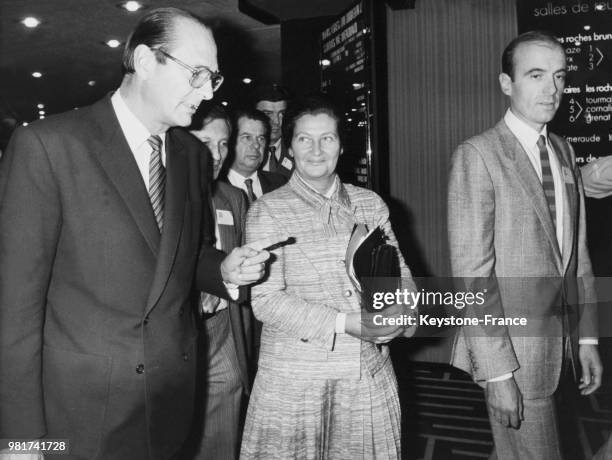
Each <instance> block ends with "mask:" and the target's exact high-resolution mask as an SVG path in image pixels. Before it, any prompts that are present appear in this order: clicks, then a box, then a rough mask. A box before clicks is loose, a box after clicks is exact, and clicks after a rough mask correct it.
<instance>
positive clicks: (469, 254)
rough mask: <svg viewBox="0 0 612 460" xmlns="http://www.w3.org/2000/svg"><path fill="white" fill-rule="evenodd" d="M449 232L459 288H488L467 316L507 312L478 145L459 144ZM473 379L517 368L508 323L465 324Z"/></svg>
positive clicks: (491, 194) (491, 201)
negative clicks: (484, 299)
mask: <svg viewBox="0 0 612 460" xmlns="http://www.w3.org/2000/svg"><path fill="white" fill-rule="evenodd" d="M448 234H449V246H450V258H451V270H452V275H453V277H454V278H455V282H456V285H457V288H458V289H459V290H467V291H471V292H478V291H482V290H484V289H486V293H487V295H486V296H485V297H486V301H485V303H484V305H482V306H476V305H475V306H474V309H470V307H466V309H465V315H466V317H476V318H481V317H483V316H484V315H485V314H491V315H493V316H495V317H503V315H504V309H503V305H502V301H501V297H500V294H499V285H498V280H497V277H496V273H495V245H494V234H495V189H494V186H493V182H492V180H491V176H490V173H489V171H488V170H487V167H486V164H485V162H484V160H483V158H482V156H481V154H480V152H479V151H478V150H477V149H476V147H475V146H473V145H471V144H467V143H465V144H462V145H460V146H459V147H458V148H457V150H456V151H455V153H454V154H453V158H452V163H451V172H450V180H449V190H448ZM458 333H459V334H462V335H463V336H464V338H465V340H466V344H467V348H468V354H469V357H470V361H471V367H472V373H473V377H474V380H476V381H486V380H490V379H492V378H496V377H499V376H501V375H504V374H507V373H509V372H512V371H515V370H516V369H518V367H519V366H518V361H517V358H516V355H515V353H514V349H513V347H512V342H511V340H510V337H509V334H508V330H507V328H506V327H505V326H498V327H487V328H484V327H481V326H464V327H463V328H462V330H461V331H459V332H458Z"/></svg>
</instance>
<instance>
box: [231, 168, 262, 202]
mask: <svg viewBox="0 0 612 460" xmlns="http://www.w3.org/2000/svg"><path fill="white" fill-rule="evenodd" d="M247 179H252V180H253V184H252V186H253V193H254V194H255V197H257V198H259V197H260V196H261V195H263V189H262V188H261V182H260V181H259V174H257V171H255V172H254V173H253V174H251V175H250V176H248V177H244V176H243V175H242V174H240V173H238V172H236V171H235V170H233V169H231V168H230V169H229V171H228V172H227V180H228V181H229V183H230V184H232V185H233V186H234V187H238V188H240V189H242V190H244V191H245V192H247V193H248V189H247V186H246V184H245V183H244V181H245V180H247Z"/></svg>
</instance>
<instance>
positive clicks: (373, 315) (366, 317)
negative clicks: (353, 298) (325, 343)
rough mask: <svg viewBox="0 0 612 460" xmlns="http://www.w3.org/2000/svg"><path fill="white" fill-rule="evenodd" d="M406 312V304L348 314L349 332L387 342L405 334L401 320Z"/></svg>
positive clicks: (372, 340) (360, 336)
mask: <svg viewBox="0 0 612 460" xmlns="http://www.w3.org/2000/svg"><path fill="white" fill-rule="evenodd" d="M405 312H406V306H405V305H397V304H396V305H392V306H390V307H387V308H385V309H384V310H380V311H376V312H367V311H358V312H353V313H348V314H347V315H346V323H345V331H346V333H347V334H349V335H352V336H353V337H357V338H359V339H362V340H367V341H368V342H372V343H386V342H389V341H390V340H392V339H394V338H395V337H398V336H400V335H402V334H403V332H404V328H405V326H404V325H397V324H398V323H400V324H401V321H399V320H400V319H401V318H402V315H404V314H405Z"/></svg>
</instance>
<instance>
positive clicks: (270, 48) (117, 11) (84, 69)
mask: <svg viewBox="0 0 612 460" xmlns="http://www.w3.org/2000/svg"><path fill="white" fill-rule="evenodd" d="M119 2H120V0H0V40H1V41H0V110H2V111H4V112H8V113H10V114H12V115H13V116H14V117H15V118H17V119H18V120H19V121H20V122H21V121H31V120H34V119H36V118H38V108H37V107H36V106H37V104H39V103H42V104H44V105H45V110H46V112H47V114H51V113H57V112H61V111H64V110H68V109H71V108H73V107H78V106H82V105H85V104H89V103H91V102H93V101H95V100H96V99H98V98H100V97H101V96H102V95H104V94H105V93H107V92H108V91H110V90H111V89H113V88H116V87H117V86H118V85H119V83H120V80H121V70H120V61H121V53H122V46H120V47H119V48H115V49H113V48H109V47H108V46H106V44H105V42H106V41H107V40H109V39H113V38H115V39H117V40H120V41H121V42H122V43H123V42H124V41H125V39H126V37H127V35H128V34H129V32H130V30H131V29H132V28H133V26H134V24H135V23H136V20H137V18H138V17H139V16H140V15H141V14H142V11H143V10H140V11H139V12H135V13H129V12H127V11H126V10H125V9H123V8H119V7H118V4H119ZM142 3H144V5H145V7H146V8H155V7H161V6H177V7H180V8H184V9H186V10H189V11H191V12H192V13H194V14H196V15H198V16H200V17H202V18H204V19H206V20H207V21H208V22H209V23H210V24H211V25H212V26H213V28H214V30H215V35H216V38H217V42H218V45H219V62H220V67H221V70H222V71H223V73H224V74H225V75H226V81H227V83H225V84H224V85H223V86H222V88H221V90H220V91H219V93H218V95H217V98H218V99H219V100H223V98H226V97H228V96H229V94H230V93H231V91H232V87H233V86H234V87H235V86H236V85H244V83H242V82H241V80H242V78H244V77H245V76H249V77H251V78H253V79H254V81H255V82H256V81H261V80H269V81H278V80H279V79H280V76H281V67H280V26H279V25H265V24H263V23H261V22H259V21H257V20H255V19H253V18H251V17H249V16H247V15H246V14H244V13H242V12H240V11H239V10H238V0H181V1H172V0H162V1H158V0H142ZM26 16H35V17H37V18H39V19H40V20H41V24H40V25H39V26H38V27H37V28H35V29H27V28H26V27H24V26H23V24H21V22H20V21H21V20H22V19H23V18H25V17H26ZM35 71H39V72H41V73H42V74H43V76H42V78H34V77H32V72H35ZM90 81H95V84H94V85H93V86H90V85H89V84H88V82H90Z"/></svg>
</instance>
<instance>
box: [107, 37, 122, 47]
mask: <svg viewBox="0 0 612 460" xmlns="http://www.w3.org/2000/svg"><path fill="white" fill-rule="evenodd" d="M106 45H107V46H109V47H110V48H117V47H118V46H119V45H121V42H120V41H119V40H115V39H114V38H113V39H112V40H109V41H107V42H106Z"/></svg>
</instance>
